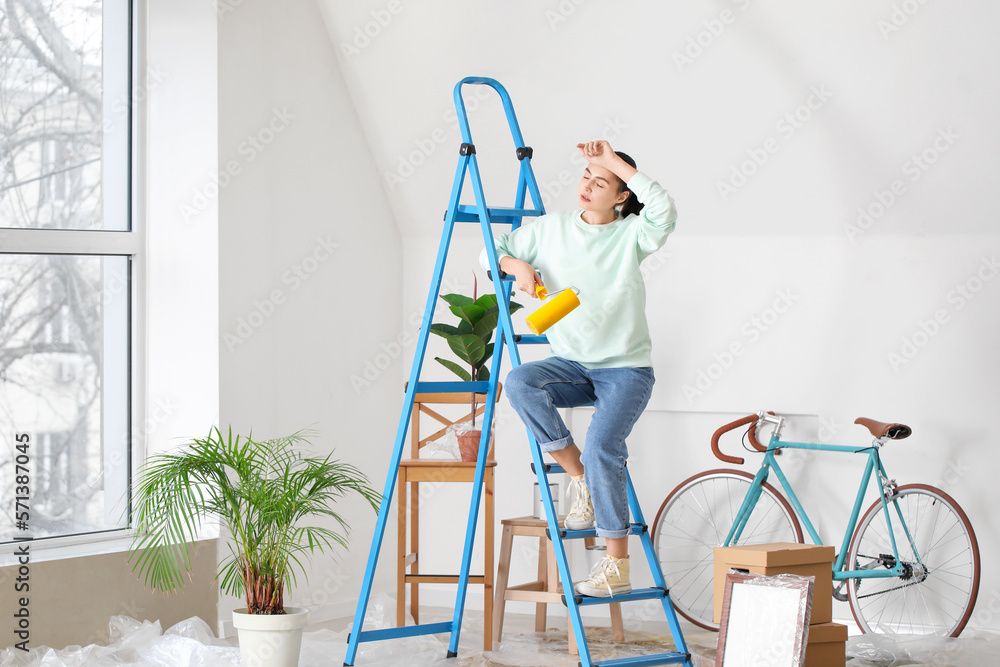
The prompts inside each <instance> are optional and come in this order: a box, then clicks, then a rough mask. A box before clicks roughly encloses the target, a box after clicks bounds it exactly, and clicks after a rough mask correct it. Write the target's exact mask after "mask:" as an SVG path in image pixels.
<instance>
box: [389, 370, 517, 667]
mask: <svg viewBox="0 0 1000 667" xmlns="http://www.w3.org/2000/svg"><path fill="white" fill-rule="evenodd" d="M502 391H503V386H502V385H500V384H498V385H497V396H496V397H497V400H499V399H500V394H501V393H502ZM485 401H486V395H485V394H479V406H478V409H477V410H476V417H477V419H478V418H479V417H481V416H482V415H483V413H484V412H485V410H486V406H485V404H484V403H485ZM471 403H472V394H469V393H461V394H450V393H440V394H437V393H435V394H417V395H416V397H415V399H414V402H413V413H412V414H411V415H410V456H411V457H412V458H410V459H403V460H402V461H400V464H399V477H398V487H397V497H398V498H399V501H398V511H399V525H398V530H397V550H396V553H397V569H396V625H397V626H398V627H403V625H405V624H406V588H407V584H409V589H410V591H409V592H410V613H411V614H412V616H413V621H414V623H420V589H419V586H420V584H442V583H458V579H459V575H458V574H425V573H422V572H421V571H420V570H421V563H420V483H421V482H434V483H439V482H472V481H473V480H474V479H475V475H476V463H475V462H474V461H472V462H466V461H455V460H450V459H434V458H426V459H421V458H420V450H421V449H423V448H424V447H425V446H427V445H428V444H429V443H431V442H435V441H436V440H438V439H440V438H442V437H443V436H444V435H445V433H447V431H448V427H449V426H451V425H453V424H456V423H461V422H463V421H468V420H469V419H470V418H471V416H472V411H471V409H468V410H466V411H465V412H464V413H462V415H461V416H460V417H459V418H457V419H450V418H449V417H446V416H444V415H442V414H440V413H439V412H437V411H435V410H433V409H431V408H430V407H428V406H431V405H434V406H438V405H466V406H471ZM422 415H426V416H427V417H429V418H430V419H432V420H434V422H437V423H436V424H435V426H438V425H440V428H438V429H437V430H436V431H435V432H434V433H431V434H430V435H427V436H424V437H421V434H420V426H421V425H420V421H421V416H422ZM477 423H478V422H477ZM493 435H494V434H493V433H491V434H490V448H489V452H488V453H487V460H486V470H485V474H484V476H483V511H484V517H483V521H482V522H481V523H482V530H483V533H482V534H483V538H484V539H483V547H484V548H483V552H484V561H485V562H484V564H483V574H481V575H471V574H470V576H469V583H470V584H482V585H483V614H484V617H485V618H484V619H483V648H484V650H487V651H488V650H491V649H492V648H493V534H494V518H493V517H494V512H493V489H494V481H495V475H494V472H495V470H496V465H497V463H496V461H495V460H494V458H493V443H494V440H495V438H494V437H493ZM407 486H409V489H407ZM407 490H409V493H407ZM464 518H466V515H463V519H464ZM462 525H463V526H464V525H465V521H464V520H463V521H462ZM407 536H409V547H407ZM407 570H409V571H407Z"/></svg>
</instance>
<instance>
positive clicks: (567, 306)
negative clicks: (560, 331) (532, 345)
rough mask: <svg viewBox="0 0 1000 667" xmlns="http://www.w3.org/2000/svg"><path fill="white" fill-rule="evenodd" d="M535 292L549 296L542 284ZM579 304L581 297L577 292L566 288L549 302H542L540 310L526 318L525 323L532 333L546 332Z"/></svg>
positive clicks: (541, 295) (540, 296) (540, 295)
mask: <svg viewBox="0 0 1000 667" xmlns="http://www.w3.org/2000/svg"><path fill="white" fill-rule="evenodd" d="M535 293H536V294H538V296H539V298H543V299H544V298H545V296H548V293H547V292H546V291H545V288H544V287H542V286H541V285H538V286H537V287H536V288H535ZM543 294H544V295H545V296H543ZM579 305H580V299H578V298H577V296H576V292H575V291H574V290H573V289H572V288H570V289H564V290H562V291H561V292H558V293H556V294H555V295H554V296H553V297H552V298H550V299H549V300H548V302H547V303H544V304H542V306H541V307H540V308H539V309H538V310H536V311H535V312H533V313H532V314H531V315H528V316H527V317H526V318H524V323H525V324H527V325H528V328H529V329H531V331H532V333H534V334H538V335H541V334H543V333H545V330H546V329H548V328H549V327H550V326H552V325H553V324H555V323H556V322H558V321H559V320H561V319H562V318H563V317H564V316H565V315H566V313H568V312H570V311H571V310H573V309H574V308H576V307H577V306H579Z"/></svg>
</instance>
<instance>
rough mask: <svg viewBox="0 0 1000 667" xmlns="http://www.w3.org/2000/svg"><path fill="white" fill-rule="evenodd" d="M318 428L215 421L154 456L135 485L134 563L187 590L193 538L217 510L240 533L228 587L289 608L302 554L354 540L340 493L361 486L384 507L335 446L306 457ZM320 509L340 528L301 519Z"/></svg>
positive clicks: (250, 599) (163, 586)
mask: <svg viewBox="0 0 1000 667" xmlns="http://www.w3.org/2000/svg"><path fill="white" fill-rule="evenodd" d="M312 435H313V434H312V433H310V432H306V431H300V432H298V433H294V434H292V435H290V436H287V437H284V438H277V439H274V440H267V441H263V442H259V441H257V440H254V439H253V437H252V435H251V436H245V437H244V436H241V435H234V434H233V432H232V429H230V430H229V431H228V432H227V433H226V434H225V435H224V434H223V433H222V432H221V431H220V430H219V429H217V428H216V429H213V430H212V432H210V433H209V435H208V437H206V438H203V439H195V440H192V441H191V442H190V443H188V444H187V445H186V446H185V447H183V448H182V449H181V450H180V451H178V452H175V453H169V454H160V455H157V456H153V457H151V458H150V459H149V460H148V461H147V462H146V464H145V465H143V466H142V468H141V469H140V473H139V482H138V483H137V485H136V487H135V490H134V517H133V519H134V524H135V528H136V537H135V539H134V541H133V544H132V551H131V553H130V555H129V560H130V562H131V561H133V560H134V565H133V571H136V572H138V573H139V574H140V576H142V577H143V578H144V580H145V582H146V584H147V585H149V586H150V587H152V588H154V589H156V590H160V591H166V592H170V591H174V590H177V589H179V588H180V587H182V586H183V585H184V583H185V581H186V579H187V578H188V573H189V572H190V570H191V553H190V543H191V541H193V540H194V539H195V538H196V537H197V534H198V530H199V528H200V527H201V525H202V522H203V521H204V520H205V519H207V518H210V517H211V518H215V519H218V520H219V521H221V522H222V523H223V524H224V525H225V527H226V528H227V529H228V530H229V532H230V534H231V535H232V543H231V544H230V545H229V547H230V553H229V555H227V556H226V557H225V558H224V559H223V560H222V562H221V563H220V564H219V569H218V573H217V575H216V579H217V581H219V584H220V586H221V587H222V589H223V590H224V591H226V592H227V593H229V594H232V595H238V596H244V595H245V596H246V599H247V606H248V609H249V610H250V611H256V610H264V613H271V611H273V610H274V609H275V607H277V609H278V610H279V611H280V603H281V600H282V597H283V594H284V587H285V585H286V583H288V582H291V583H293V584H294V582H295V577H296V573H297V572H299V573H304V571H305V570H304V566H303V561H302V559H301V558H300V556H305V555H312V554H315V553H323V552H324V551H327V550H336V549H337V548H344V549H346V548H347V546H348V541H347V540H348V536H349V534H350V526H349V525H348V523H347V521H346V520H345V519H344V518H343V517H342V516H341V515H340V514H339V513H338V512H337V511H336V509H335V506H336V503H337V501H339V500H341V499H343V498H346V497H347V496H349V495H355V494H357V495H360V496H361V497H362V498H364V499H365V500H366V501H367V502H368V504H369V505H370V506H371V507H372V509H373V510H376V511H377V510H378V506H379V503H380V502H381V495H380V494H379V493H377V492H376V491H375V490H374V489H372V488H371V487H370V486H369V485H368V479H367V478H366V477H365V475H364V474H363V473H362V472H361V471H360V470H358V469H357V468H355V467H354V466H352V465H350V464H347V463H343V462H341V461H337V460H334V459H333V458H332V454H329V455H327V456H326V457H324V458H316V457H305V456H303V454H302V451H301V450H302V447H303V446H304V445H308V444H309V438H310V437H311V436H312ZM319 517H330V518H332V519H333V521H334V523H335V525H336V529H330V528H323V527H318V526H309V525H302V524H303V522H304V521H306V520H308V519H313V518H319ZM260 595H264V596H265V597H266V599H259V596H260ZM267 610H271V611H267Z"/></svg>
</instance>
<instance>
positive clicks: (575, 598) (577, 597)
mask: <svg viewBox="0 0 1000 667" xmlns="http://www.w3.org/2000/svg"><path fill="white" fill-rule="evenodd" d="M559 597H560V598H562V603H563V606H564V607H568V606H569V605H568V604H566V594H565V593H563V594H562V595H560V596H559ZM573 602H575V603H576V606H578V607H579V606H580V604H581V603H582V602H583V597H582V596H580V595H574V596H573Z"/></svg>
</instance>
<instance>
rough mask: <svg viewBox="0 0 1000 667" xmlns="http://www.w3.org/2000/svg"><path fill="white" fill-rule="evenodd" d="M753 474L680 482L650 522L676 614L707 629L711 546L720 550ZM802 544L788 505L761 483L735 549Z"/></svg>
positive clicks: (706, 475)
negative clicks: (755, 545)
mask: <svg viewBox="0 0 1000 667" xmlns="http://www.w3.org/2000/svg"><path fill="white" fill-rule="evenodd" d="M752 482H753V475H750V474H748V473H745V472H743V471H741V470H709V471H707V472H703V473H699V474H697V475H695V476H694V477H691V478H689V479H687V480H685V481H683V482H681V483H680V484H679V485H678V486H677V488H675V489H674V490H673V491H671V492H670V495H668V496H667V498H666V500H664V501H663V504H662V505H661V506H660V510H659V512H657V514H656V520H655V521H654V522H653V534H652V538H653V548H654V550H655V551H656V554H657V558H658V559H659V561H660V569H661V570H663V577H664V579H665V580H666V583H667V588H668V589H669V591H670V599H671V600H672V601H673V603H674V607H675V608H676V609H677V611H678V612H680V614H681V615H682V616H683V617H684V618H686V619H688V620H689V621H691V622H692V623H694V624H695V625H698V626H700V627H702V628H705V629H706V630H718V629H719V626H718V625H717V624H716V623H715V621H714V619H713V612H714V607H713V605H714V596H713V592H714V591H713V584H714V580H713V578H714V572H713V562H714V559H713V554H714V549H715V547H718V546H722V543H723V541H725V539H726V537H727V536H728V535H729V530H730V529H731V528H732V526H733V523H734V522H735V521H736V514H737V513H738V512H739V509H740V505H741V504H742V503H743V498H745V497H746V495H747V492H748V491H749V490H750V484H751V483H752ZM765 542H802V528H801V526H799V521H798V519H797V518H796V516H795V512H794V511H793V510H792V507H791V505H789V504H788V501H787V500H786V499H785V497H784V496H782V495H781V494H780V493H778V492H777V491H775V490H774V488H773V487H772V486H771V485H770V484H767V483H765V484H764V486H763V487H762V489H761V495H760V498H759V499H758V501H757V505H756V506H755V507H754V510H753V513H752V514H751V515H750V520H749V521H747V524H746V527H745V528H744V530H743V534H742V535H740V539H739V540H737V541H736V542H734V545H739V544H763V543H765Z"/></svg>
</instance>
